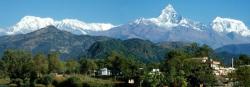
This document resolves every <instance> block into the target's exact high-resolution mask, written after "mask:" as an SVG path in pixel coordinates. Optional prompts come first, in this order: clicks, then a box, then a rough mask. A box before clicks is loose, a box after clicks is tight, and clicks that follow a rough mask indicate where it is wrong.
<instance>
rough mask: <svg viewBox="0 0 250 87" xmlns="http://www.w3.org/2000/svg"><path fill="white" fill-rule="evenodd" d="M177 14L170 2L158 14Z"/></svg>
mask: <svg viewBox="0 0 250 87" xmlns="http://www.w3.org/2000/svg"><path fill="white" fill-rule="evenodd" d="M174 14H177V12H176V11H175V9H174V7H173V6H172V5H171V4H168V5H167V6H166V7H165V8H164V9H163V10H162V11H161V15H160V16H164V15H174Z"/></svg>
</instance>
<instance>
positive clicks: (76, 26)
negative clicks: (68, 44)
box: [7, 16, 115, 35]
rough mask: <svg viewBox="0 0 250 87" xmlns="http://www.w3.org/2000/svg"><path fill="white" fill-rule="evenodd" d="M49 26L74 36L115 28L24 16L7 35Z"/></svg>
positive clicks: (103, 24) (76, 21)
mask: <svg viewBox="0 0 250 87" xmlns="http://www.w3.org/2000/svg"><path fill="white" fill-rule="evenodd" d="M49 25H53V26H56V27H57V28H58V29H61V30H66V31H69V32H71V33H74V34H87V31H106V30H109V29H111V28H113V27H115V26H114V25H112V24H110V23H85V22H82V21H79V20H77V19H63V20H61V21H57V20H54V19H52V18H41V17H35V16H25V17H23V18H22V19H21V20H20V21H19V22H18V23H17V24H16V25H14V26H12V27H10V28H9V30H8V32H7V34H8V35H12V34H25V33H29V32H32V31H35V30H38V29H41V28H44V27H46V26H49Z"/></svg>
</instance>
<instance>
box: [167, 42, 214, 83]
mask: <svg viewBox="0 0 250 87" xmlns="http://www.w3.org/2000/svg"><path fill="white" fill-rule="evenodd" d="M211 52H212V50H211V49H210V47H208V46H207V45H203V46H201V47H199V46H198V45H197V44H195V43H194V44H191V45H190V46H188V47H187V48H185V49H178V50H172V51H170V52H168V53H167V55H166V61H165V63H164V67H163V70H164V72H165V74H166V80H167V82H168V85H170V86H178V87H182V86H187V85H189V86H198V85H199V84H201V83H203V84H205V85H213V84H215V82H216V80H215V77H214V75H213V72H212V69H211V68H210V67H209V65H208V64H205V63H201V61H195V60H193V59H192V57H204V56H209V55H210V53H211Z"/></svg>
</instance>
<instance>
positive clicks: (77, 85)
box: [59, 77, 83, 87]
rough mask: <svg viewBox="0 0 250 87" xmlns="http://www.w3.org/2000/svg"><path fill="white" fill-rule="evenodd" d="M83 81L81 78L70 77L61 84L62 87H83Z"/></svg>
mask: <svg viewBox="0 0 250 87" xmlns="http://www.w3.org/2000/svg"><path fill="white" fill-rule="evenodd" d="M82 85H83V84H82V80H81V78H79V77H70V78H68V79H67V80H65V81H63V82H62V83H60V84H59V86H60V87H82Z"/></svg>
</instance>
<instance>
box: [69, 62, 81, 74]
mask: <svg viewBox="0 0 250 87" xmlns="http://www.w3.org/2000/svg"><path fill="white" fill-rule="evenodd" d="M79 69H80V64H79V63H78V62H77V61H75V60H69V61H67V62H66V73H77V72H79Z"/></svg>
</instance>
